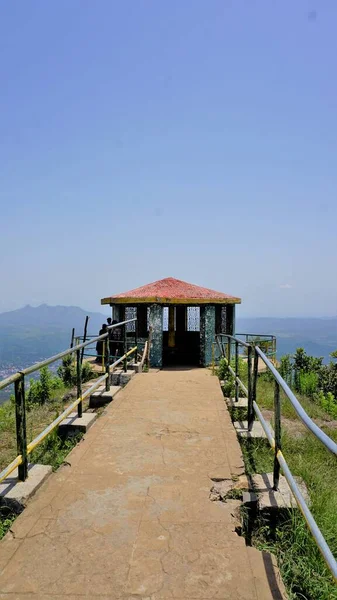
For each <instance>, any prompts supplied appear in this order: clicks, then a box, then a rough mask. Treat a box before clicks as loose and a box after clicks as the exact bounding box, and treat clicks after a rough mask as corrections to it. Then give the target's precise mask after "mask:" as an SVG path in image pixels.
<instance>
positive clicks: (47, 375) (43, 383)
mask: <svg viewBox="0 0 337 600" xmlns="http://www.w3.org/2000/svg"><path fill="white" fill-rule="evenodd" d="M62 387H63V383H62V380H61V379H60V378H59V377H55V376H54V375H52V373H51V372H50V371H49V369H48V367H43V368H42V369H41V372H40V379H37V380H34V379H31V380H30V384H29V390H28V396H27V402H28V404H36V403H37V404H46V402H49V401H50V400H51V399H52V397H53V394H54V393H55V392H56V391H57V390H60V389H62Z"/></svg>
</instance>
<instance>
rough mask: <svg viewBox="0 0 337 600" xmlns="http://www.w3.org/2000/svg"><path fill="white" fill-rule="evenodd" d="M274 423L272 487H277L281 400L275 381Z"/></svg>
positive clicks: (275, 488)
mask: <svg viewBox="0 0 337 600" xmlns="http://www.w3.org/2000/svg"><path fill="white" fill-rule="evenodd" d="M274 425H275V456H274V472H273V488H274V490H277V489H278V485H279V481H280V463H279V461H278V459H277V455H278V452H279V450H281V402H280V386H279V384H278V383H277V381H275V387H274Z"/></svg>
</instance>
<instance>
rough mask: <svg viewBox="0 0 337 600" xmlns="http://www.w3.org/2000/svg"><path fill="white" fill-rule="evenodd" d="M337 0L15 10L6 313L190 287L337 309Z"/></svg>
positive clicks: (275, 306) (249, 308) (3, 259)
mask: <svg viewBox="0 0 337 600" xmlns="http://www.w3.org/2000/svg"><path fill="white" fill-rule="evenodd" d="M336 30H337V3H336V2H333V1H332V0H327V1H326V2H324V3H320V5H319V6H318V7H317V9H315V10H314V11H313V10H311V9H310V8H309V5H308V2H307V0H298V1H297V2H296V3H294V2H292V1H291V0H284V2H282V3H275V2H274V3H270V2H269V3H268V2H265V1H261V2H242V3H241V2H232V3H227V2H223V0H214V1H213V2H212V3H210V4H209V3H205V2H204V1H203V0H194V1H193V2H192V1H191V0H186V2H183V3H173V4H172V3H163V2H157V3H155V2H144V1H143V0H140V2H133V1H132V0H125V2H123V3H118V2H114V1H111V0H101V1H100V2H99V3H93V2H91V3H90V2H83V1H82V0H72V2H70V3H69V1H68V0H58V2H45V1H43V0H36V1H34V2H26V3H24V2H19V0H12V1H11V2H6V3H2V5H1V8H0V37H1V53H0V73H1V81H2V82H3V86H2V87H3V89H2V94H1V96H0V129H1V144H0V176H1V191H0V211H1V216H2V220H3V223H5V226H4V227H3V231H2V234H1V238H0V270H1V274H2V281H3V286H2V290H1V297H0V311H2V312H4V311H8V310H13V309H16V308H18V307H19V306H22V305H26V304H28V303H29V304H41V303H47V304H54V305H57V304H61V305H66V306H67V305H68V306H69V305H79V306H86V307H87V308H90V310H94V311H97V310H100V309H99V306H100V304H99V301H100V298H103V297H106V296H109V295H112V294H114V293H118V292H123V291H125V290H129V289H132V288H135V287H138V286H140V285H144V284H146V283H148V282H151V281H155V280H157V279H162V278H164V277H167V276H173V277H176V278H179V279H183V280H185V281H190V282H192V283H195V284H197V285H201V286H205V287H209V288H213V289H215V290H219V291H222V292H225V293H228V294H231V295H234V296H238V297H241V298H242V300H243V305H242V308H241V309H239V310H238V314H239V315H240V313H241V311H242V316H248V315H249V316H250V317H257V316H265V317H269V316H273V315H279V317H289V316H294V317H309V316H311V315H316V314H318V315H319V316H323V317H326V316H333V315H335V314H336V312H337V282H336V279H335V277H334V274H335V272H336V256H337V236H336V221H337V203H336V197H337V173H336V156H337V113H336V109H335V106H336V101H337V84H336V81H335V78H334V77H333V73H335V72H336V62H337V52H336V47H337V41H336Z"/></svg>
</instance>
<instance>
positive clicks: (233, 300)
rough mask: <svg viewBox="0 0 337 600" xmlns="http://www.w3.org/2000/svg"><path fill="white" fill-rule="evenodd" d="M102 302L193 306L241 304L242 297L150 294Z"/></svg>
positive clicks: (112, 298)
mask: <svg viewBox="0 0 337 600" xmlns="http://www.w3.org/2000/svg"><path fill="white" fill-rule="evenodd" d="M101 304H102V305H104V304H130V305H131V306H133V305H134V304H165V305H167V304H186V305H187V306H192V305H194V304H241V298H235V297H234V296H233V297H230V298H158V297H156V296H149V297H145V298H133V297H130V296H129V297H123V298H114V297H111V298H102V300H101Z"/></svg>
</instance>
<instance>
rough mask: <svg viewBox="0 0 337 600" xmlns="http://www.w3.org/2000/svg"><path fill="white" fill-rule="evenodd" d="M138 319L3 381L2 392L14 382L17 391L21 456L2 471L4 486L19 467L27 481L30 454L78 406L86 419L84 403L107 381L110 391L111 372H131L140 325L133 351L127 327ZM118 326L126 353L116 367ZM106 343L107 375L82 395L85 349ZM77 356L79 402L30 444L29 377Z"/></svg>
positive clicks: (119, 359)
mask: <svg viewBox="0 0 337 600" xmlns="http://www.w3.org/2000/svg"><path fill="white" fill-rule="evenodd" d="M136 321H137V319H129V320H128V321H122V322H121V323H116V324H115V325H110V326H109V327H107V333H103V334H102V335H99V336H97V337H95V338H91V339H90V340H89V341H87V342H83V343H82V344H80V343H78V344H77V345H76V346H73V347H71V348H68V349H67V350H64V351H63V352H60V353H59V354H55V355H54V356H52V357H50V358H47V359H46V360H43V361H42V362H39V363H36V364H34V365H32V366H31V367H28V368H27V369H23V370H22V371H18V372H17V373H14V375H11V376H10V377H7V378H6V379H3V380H2V381H0V390H3V389H4V388H6V387H7V386H9V385H12V384H13V383H14V390H15V419H16V440H17V452H18V455H17V457H16V458H15V459H14V460H13V461H12V462H11V463H10V464H9V465H8V466H7V467H6V468H5V469H4V470H3V471H1V472H0V483H1V482H2V481H3V480H4V479H6V477H8V476H9V475H10V474H11V473H12V472H13V471H14V470H15V469H16V468H18V479H19V481H25V480H26V479H27V477H28V455H29V454H30V453H31V452H32V451H33V450H34V448H36V446H38V445H39V444H40V443H41V442H42V441H43V440H44V439H45V438H46V437H47V436H48V435H49V434H50V433H51V432H52V431H53V430H54V429H55V428H56V427H57V426H58V425H59V424H60V423H61V422H62V421H63V420H64V419H66V417H67V416H68V415H69V414H70V413H71V412H72V411H73V410H74V408H76V407H77V415H78V417H79V418H80V417H82V413H83V400H85V399H86V398H87V397H88V396H90V395H91V394H92V393H93V392H94V391H95V390H96V389H97V388H98V387H99V386H100V385H101V384H102V383H103V382H104V381H105V389H106V391H109V390H110V372H111V371H114V369H115V368H116V367H117V366H118V365H119V364H120V363H123V366H124V371H126V370H127V362H128V359H129V357H130V356H131V355H132V354H134V353H136V356H137V326H136V327H135V345H134V347H132V348H131V349H129V350H128V348H127V336H126V326H127V324H128V323H133V322H136ZM116 327H120V328H122V329H123V332H124V335H123V338H124V342H123V343H124V354H123V356H121V357H120V358H118V359H117V360H116V361H114V362H113V363H112V364H110V352H109V336H110V330H111V329H114V328H116ZM97 342H102V343H103V346H102V348H103V349H102V355H101V356H102V364H103V368H104V374H103V375H101V377H99V378H98V379H97V380H96V381H95V383H94V384H93V385H92V386H91V387H90V388H89V389H88V390H86V391H85V392H84V393H82V350H83V349H84V348H87V347H88V346H89V345H90V344H93V343H97ZM75 353H76V380H77V382H76V385H77V395H76V400H74V402H72V403H71V404H70V405H69V406H68V407H67V408H66V409H65V410H64V411H63V412H62V413H61V414H60V415H59V416H58V417H57V418H56V419H55V420H54V421H53V422H52V423H50V425H48V426H47V427H46V428H45V429H44V430H43V431H42V432H41V433H40V434H39V435H38V436H37V437H36V438H35V439H33V440H32V441H31V442H30V443H29V444H27V425H26V399H25V382H26V379H25V377H26V376H27V375H30V374H31V373H34V372H36V371H39V370H40V369H42V368H43V367H47V366H48V365H50V364H52V363H54V362H56V361H58V360H61V359H62V358H64V357H66V356H69V355H71V354H75Z"/></svg>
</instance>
